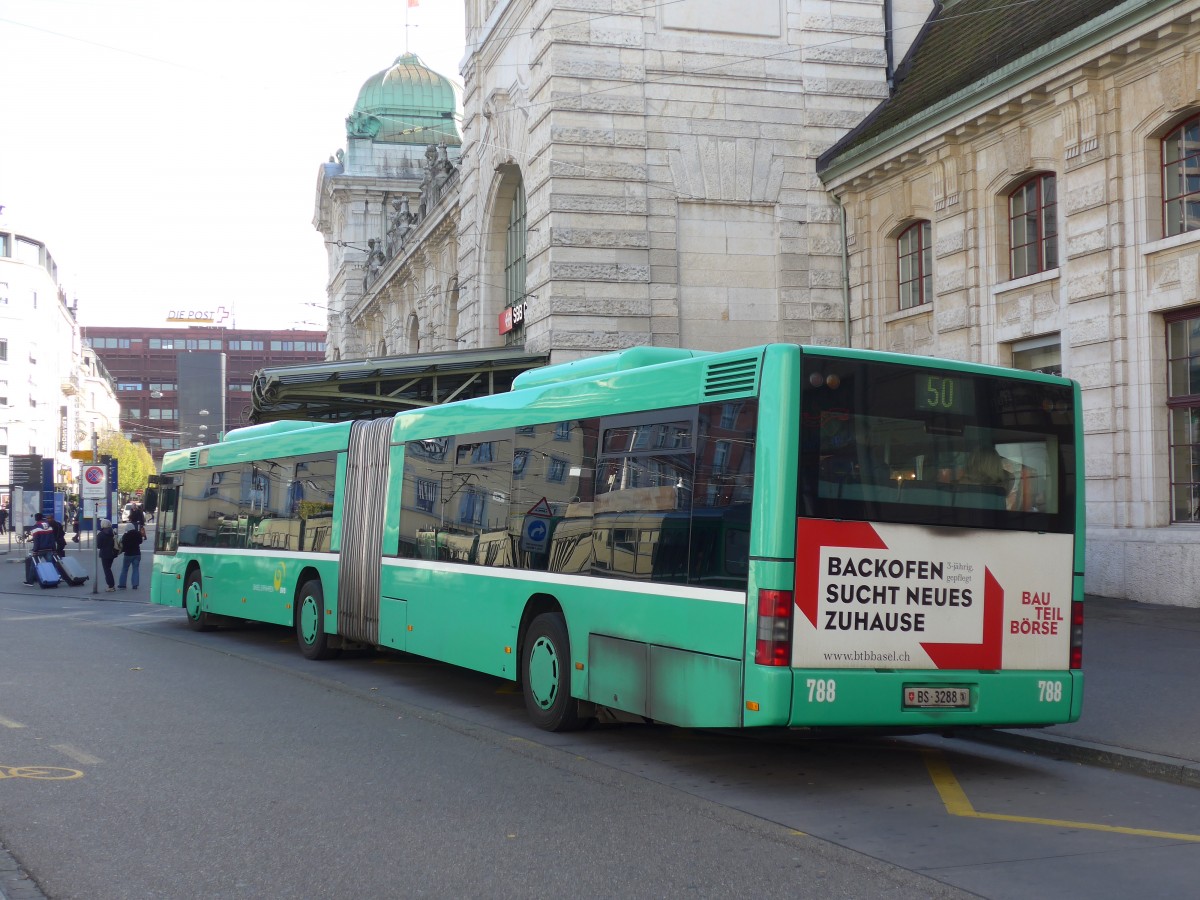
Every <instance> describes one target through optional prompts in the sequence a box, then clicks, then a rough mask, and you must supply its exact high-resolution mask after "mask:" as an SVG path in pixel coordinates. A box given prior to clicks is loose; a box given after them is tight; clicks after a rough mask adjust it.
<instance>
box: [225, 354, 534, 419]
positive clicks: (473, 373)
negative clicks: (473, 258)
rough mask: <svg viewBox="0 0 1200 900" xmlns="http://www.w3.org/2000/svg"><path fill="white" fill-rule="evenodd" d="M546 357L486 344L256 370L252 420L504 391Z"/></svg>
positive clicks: (327, 415) (386, 410)
mask: <svg viewBox="0 0 1200 900" xmlns="http://www.w3.org/2000/svg"><path fill="white" fill-rule="evenodd" d="M549 361H550V357H549V355H548V354H538V353H527V352H526V351H525V349H524V348H522V347H503V348H499V347H491V348H486V349H482V350H452V351H449V352H446V353H426V354H415V355H408V356H389V357H378V358H374V359H352V360H337V361H335V362H322V363H307V364H304V365H296V366H276V367H273V368H269V369H260V370H259V371H257V372H256V373H255V374H254V386H253V389H252V390H253V393H252V405H251V407H250V414H249V417H250V422H251V423H253V424H258V423H261V422H276V421H279V420H280V419H299V420H303V421H310V422H341V421H345V420H348V419H378V418H382V417H384V416H392V415H395V414H396V413H398V412H404V411H405V410H411V409H420V408H422V407H426V406H436V405H437V404H440V403H448V402H450V401H451V400H466V399H468V398H471V397H486V396H488V395H489V394H500V393H504V392H505V391H508V390H511V388H512V382H513V379H514V378H516V377H517V375H519V374H521V373H522V372H524V371H526V370H528V369H536V368H538V367H539V366H544V365H546V364H547V363H548V362H549Z"/></svg>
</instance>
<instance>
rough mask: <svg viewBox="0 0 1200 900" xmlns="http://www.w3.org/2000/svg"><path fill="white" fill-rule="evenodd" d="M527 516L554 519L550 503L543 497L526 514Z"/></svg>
mask: <svg viewBox="0 0 1200 900" xmlns="http://www.w3.org/2000/svg"><path fill="white" fill-rule="evenodd" d="M525 515H527V516H541V517H542V518H543V519H552V518H554V512H553V510H551V509H550V503H549V502H548V501H547V500H546V498H545V497H543V498H542V499H541V500H539V501H538V502H537V503H535V504H533V509H531V510H529V512H527V513H525Z"/></svg>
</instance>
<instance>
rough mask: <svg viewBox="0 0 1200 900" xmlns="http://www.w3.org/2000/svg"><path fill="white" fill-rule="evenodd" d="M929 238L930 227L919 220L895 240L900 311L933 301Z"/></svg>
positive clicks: (927, 221)
mask: <svg viewBox="0 0 1200 900" xmlns="http://www.w3.org/2000/svg"><path fill="white" fill-rule="evenodd" d="M932 235H933V226H932V225H931V224H930V222H929V220H928V219H922V220H921V221H920V222H913V224H911V225H909V226H908V227H907V228H905V229H904V230H903V231H902V232H900V234H899V235H898V236H897V238H896V283H897V287H898V292H899V298H900V308H901V309H913V308H914V307H917V306H923V305H924V304H926V303H929V302H930V301H931V300H932V299H933V247H932V246H931V244H932V243H933V240H932ZM906 276H907V277H906Z"/></svg>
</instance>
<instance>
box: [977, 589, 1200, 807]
mask: <svg viewBox="0 0 1200 900" xmlns="http://www.w3.org/2000/svg"><path fill="white" fill-rule="evenodd" d="M1083 672H1084V686H1083V715H1082V716H1080V719H1079V721H1078V722H1074V723H1072V724H1070V725H1054V726H1051V727H1049V728H1036V729H1011V730H1000V731H984V732H978V733H970V734H966V733H964V734H961V735H959V736H960V737H964V738H968V739H971V740H980V741H985V742H988V743H996V744H1003V745H1005V746H1010V747H1016V748H1018V749H1023V750H1029V751H1031V752H1034V753H1040V754H1043V755H1047V756H1056V757H1060V758H1064V759H1074V760H1077V761H1078V762H1084V763H1089V764H1092V765H1099V766H1105V767H1107V768H1111V769H1122V770H1126V771H1130V772H1136V773H1137V774H1140V775H1146V776H1149V777H1152V778H1160V779H1163V780H1166V781H1173V782H1176V783H1179V784H1188V785H1193V786H1195V787H1200V679H1198V678H1197V673H1198V672H1200V608H1182V607H1178V606H1158V605H1154V604H1148V603H1134V602H1133V601H1130V600H1114V599H1112V598H1110V597H1093V596H1089V597H1088V598H1087V602H1086V603H1085V605H1084V625H1083Z"/></svg>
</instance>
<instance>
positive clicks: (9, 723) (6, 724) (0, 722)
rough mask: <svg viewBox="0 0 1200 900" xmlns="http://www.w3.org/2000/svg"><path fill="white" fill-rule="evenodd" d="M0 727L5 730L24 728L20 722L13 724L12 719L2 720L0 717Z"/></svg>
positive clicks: (2, 717)
mask: <svg viewBox="0 0 1200 900" xmlns="http://www.w3.org/2000/svg"><path fill="white" fill-rule="evenodd" d="M0 725H3V726H4V727H5V728H24V727H25V726H24V725H22V724H21V723H20V722H14V721H13V720H12V719H6V718H4V716H0Z"/></svg>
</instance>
